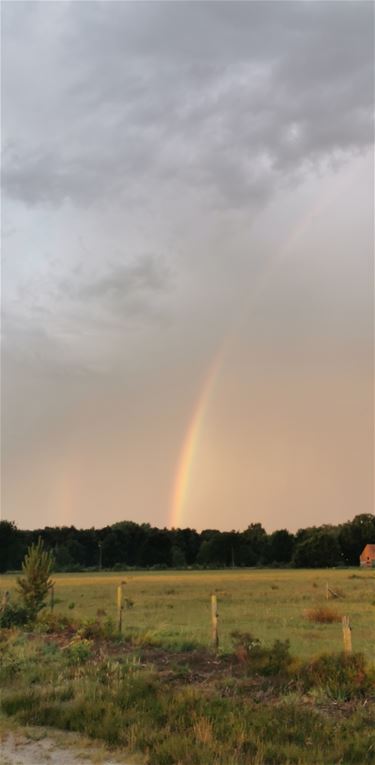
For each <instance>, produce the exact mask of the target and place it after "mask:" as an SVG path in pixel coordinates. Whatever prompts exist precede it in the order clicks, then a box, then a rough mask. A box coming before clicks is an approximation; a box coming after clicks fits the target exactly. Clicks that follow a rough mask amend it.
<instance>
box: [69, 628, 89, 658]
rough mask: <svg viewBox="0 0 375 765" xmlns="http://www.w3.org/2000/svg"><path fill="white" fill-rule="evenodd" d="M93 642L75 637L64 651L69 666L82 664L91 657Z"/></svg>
mask: <svg viewBox="0 0 375 765" xmlns="http://www.w3.org/2000/svg"><path fill="white" fill-rule="evenodd" d="M92 648H93V642H92V640H87V639H86V638H81V636H80V635H78V634H77V635H75V636H74V638H73V639H72V640H71V641H70V643H69V644H68V645H67V646H66V648H65V650H66V653H67V656H68V659H69V662H70V664H83V663H84V662H85V661H87V660H88V659H90V658H91V656H92Z"/></svg>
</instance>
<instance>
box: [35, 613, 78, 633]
mask: <svg viewBox="0 0 375 765" xmlns="http://www.w3.org/2000/svg"><path fill="white" fill-rule="evenodd" d="M66 630H71V631H73V630H75V625H74V624H73V623H72V622H71V620H70V619H69V618H68V617H67V616H64V615H63V614H54V613H48V612H47V611H44V612H43V613H41V614H39V616H38V619H37V622H36V624H35V631H36V632H39V633H42V634H43V633H46V634H47V635H48V634H51V633H54V632H65V631H66Z"/></svg>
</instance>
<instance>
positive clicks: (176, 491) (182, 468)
mask: <svg viewBox="0 0 375 765" xmlns="http://www.w3.org/2000/svg"><path fill="white" fill-rule="evenodd" d="M338 193H339V191H338V192H337V193H336V194H332V195H330V198H329V199H328V200H327V195H326V196H323V197H320V198H319V199H318V201H317V203H316V204H315V205H314V207H313V209H312V210H309V211H308V213H307V214H306V215H305V217H304V218H303V220H302V221H298V223H297V224H296V225H295V226H294V227H293V228H292V230H291V231H290V233H289V236H288V237H287V239H286V241H285V242H284V244H283V246H282V247H281V249H280V251H279V252H278V253H277V255H276V256H275V257H274V258H273V259H272V261H271V263H270V264H269V267H268V268H267V270H266V271H265V273H264V274H263V277H262V276H261V277H260V279H259V282H258V284H257V285H256V288H255V290H254V292H253V297H255V296H256V295H259V293H260V292H261V288H262V287H264V286H265V285H266V284H267V283H268V282H269V281H270V278H271V276H272V274H273V273H274V271H275V270H276V266H278V265H280V263H281V262H282V261H283V260H285V259H286V258H287V257H288V256H289V255H290V254H291V251H292V248H293V245H294V244H295V243H296V241H297V240H298V238H299V237H300V236H301V234H303V233H304V232H305V231H306V229H308V227H309V225H310V224H311V223H312V222H313V221H314V218H315V217H316V215H317V214H318V213H319V212H321V210H322V209H324V207H326V206H327V203H329V202H330V201H331V202H332V199H335V198H336V196H338ZM236 323H237V322H235V321H234V322H233V326H235V325H236ZM229 337H230V332H229V331H227V332H226V333H225V336H224V339H223V340H222V341H221V343H220V346H219V349H218V350H217V351H216V353H215V355H214V359H213V361H211V364H210V365H209V370H208V373H207V375H206V376H205V379H204V382H203V385H202V387H201V389H200V391H199V394H198V397H197V399H196V403H195V406H194V408H193V413H192V416H191V417H190V419H189V424H188V427H187V430H186V433H185V437H184V439H183V443H182V448H181V450H180V454H179V459H178V462H177V470H176V473H175V478H174V482H173V491H172V502H171V512H170V518H169V525H170V526H172V527H176V526H178V524H179V523H180V522H181V518H182V514H183V509H184V505H185V503H186V497H187V492H188V487H189V480H190V476H191V471H192V465H193V460H194V453H195V452H196V448H197V444H198V440H199V436H200V434H201V431H202V425H203V421H204V416H205V414H206V410H207V406H208V402H209V399H210V396H211V393H212V392H213V388H214V384H215V381H216V378H217V376H218V374H219V371H220V368H221V366H222V362H223V358H224V355H225V350H226V346H227V345H228V341H229Z"/></svg>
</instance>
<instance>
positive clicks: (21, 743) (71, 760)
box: [0, 731, 134, 765]
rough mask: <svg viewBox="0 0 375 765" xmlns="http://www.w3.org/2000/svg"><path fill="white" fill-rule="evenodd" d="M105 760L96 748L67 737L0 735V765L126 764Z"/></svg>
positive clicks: (106, 756) (65, 735) (104, 753)
mask: <svg viewBox="0 0 375 765" xmlns="http://www.w3.org/2000/svg"><path fill="white" fill-rule="evenodd" d="M39 736H40V737H39ZM108 757H109V755H108V753H107V752H105V750H103V749H102V748H101V747H100V745H98V746H95V743H94V742H87V741H85V740H80V739H79V737H77V736H74V735H70V734H62V733H56V734H52V735H50V734H48V735H45V734H44V733H39V734H30V736H29V735H27V734H26V735H25V734H24V733H19V732H15V731H10V732H9V733H2V735H1V740H0V765H93V764H94V763H96V764H97V765H120V763H121V765H130V762H129V761H128V760H126V761H125V760H124V759H122V758H121V757H120V756H119V757H117V756H116V759H108ZM133 762H134V761H133Z"/></svg>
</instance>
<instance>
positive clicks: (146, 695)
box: [0, 630, 375, 765]
mask: <svg viewBox="0 0 375 765" xmlns="http://www.w3.org/2000/svg"><path fill="white" fill-rule="evenodd" d="M0 639H1V649H2V657H3V660H2V662H1V665H0V682H1V685H2V689H3V691H2V698H1V709H2V712H3V713H5V714H7V715H9V716H11V717H13V718H15V719H16V720H17V721H19V722H21V723H22V724H30V725H44V726H53V727H55V728H60V729H62V730H71V731H77V732H80V733H84V734H86V735H88V736H89V737H93V738H96V739H98V738H99V739H102V740H103V741H105V742H106V743H107V744H109V745H111V746H121V747H125V748H127V749H128V750H129V751H133V752H134V751H139V752H142V753H143V755H144V757H145V758H146V762H147V765H327V763H330V765H336V763H337V765H339V763H340V765H370V763H374V762H375V750H374V748H373V747H372V741H371V736H372V733H371V731H372V727H373V726H374V724H375V713H374V706H373V703H372V701H371V699H372V698H373V696H374V679H375V677H374V672H373V671H372V670H371V669H369V667H368V666H367V665H366V663H365V661H364V659H363V657H362V656H361V655H356V654H354V655H352V656H345V655H343V654H337V655H326V656H321V657H319V658H317V659H314V660H312V661H310V662H301V661H299V662H297V661H296V660H295V659H293V657H292V656H291V654H290V649H289V645H288V643H286V642H282V641H275V642H274V643H273V645H271V646H265V645H263V644H261V643H260V641H259V640H258V639H257V638H255V637H254V636H252V635H251V634H250V633H240V632H236V633H234V636H233V640H234V645H235V653H234V654H231V655H226V656H223V657H220V656H219V657H217V658H216V659H215V658H214V657H213V656H212V657H211V658H210V657H209V655H208V656H207V655H206V654H204V655H203V656H202V655H201V656H200V655H199V654H198V656H196V655H195V652H194V651H193V652H192V653H191V654H188V653H185V654H184V655H183V657H182V660H183V662H184V669H185V671H184V672H183V673H181V671H180V667H179V665H178V653H177V652H176V653H175V654H174V656H173V658H172V659H170V658H169V654H168V652H166V651H165V652H164V653H163V654H162V656H161V657H160V649H154V655H155V657H158V656H159V659H160V662H161V663H160V664H159V665H154V666H152V665H147V663H145V659H144V658H142V653H141V652H142V650H143V649H142V647H141V648H137V649H136V653H134V652H132V649H131V648H130V647H129V645H128V646H127V653H125V652H124V650H123V647H122V646H121V644H116V643H110V644H108V643H107V642H105V641H102V643H101V644H98V638H97V636H96V637H95V640H94V639H90V638H88V637H86V636H85V635H84V634H83V633H82V630H79V631H78V632H76V633H75V635H74V636H73V637H70V636H69V635H66V634H64V636H63V637H62V635H61V632H59V633H56V634H55V635H53V634H52V633H49V634H47V635H40V634H39V635H38V634H34V635H28V634H25V633H22V632H20V631H17V630H12V631H5V630H4V631H3V633H2V634H1V633H0ZM63 639H64V640H65V641H67V642H65V645H66V648H63V650H62V640H63ZM108 646H109V648H110V650H111V651H112V653H111V654H108V653H106V650H107V648H108ZM148 650H151V652H152V649H150V648H149V649H148ZM241 650H242V654H241ZM113 651H115V653H113ZM198 659H200V660H201V662H202V661H203V659H205V661H206V662H207V667H208V674H206V675H205V676H204V678H203V679H201V680H199V673H198V675H196V674H194V672H196V669H194V667H196V666H199V664H198V665H197V660H198ZM175 665H176V666H175ZM174 667H175V668H174ZM210 673H211V674H210ZM192 678H193V679H192ZM194 678H196V679H194ZM340 704H341V705H346V711H345V713H343V710H342V711H340V712H339V709H341V707H339V706H338V705H340ZM326 708H329V710H330V711H329V714H327V713H326V712H325V711H324V710H325V709H326Z"/></svg>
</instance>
